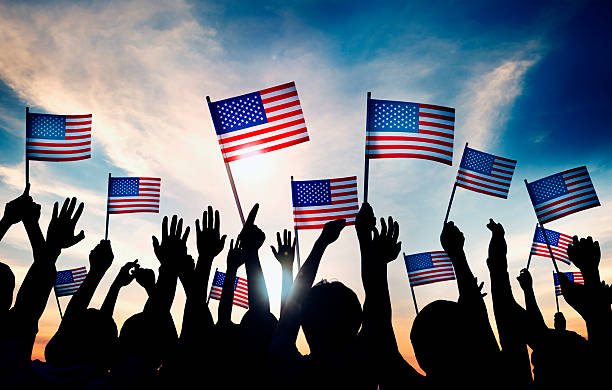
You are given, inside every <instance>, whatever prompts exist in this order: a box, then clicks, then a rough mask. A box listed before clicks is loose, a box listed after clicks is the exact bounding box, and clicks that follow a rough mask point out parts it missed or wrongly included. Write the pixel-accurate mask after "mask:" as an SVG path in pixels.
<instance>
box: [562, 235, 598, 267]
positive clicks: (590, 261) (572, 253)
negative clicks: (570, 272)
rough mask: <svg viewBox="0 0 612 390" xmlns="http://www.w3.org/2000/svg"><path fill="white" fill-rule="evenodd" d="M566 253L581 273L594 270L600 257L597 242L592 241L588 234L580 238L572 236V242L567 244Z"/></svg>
mask: <svg viewBox="0 0 612 390" xmlns="http://www.w3.org/2000/svg"><path fill="white" fill-rule="evenodd" d="M567 255H568V256H569V258H570V260H571V261H572V263H574V264H576V267H578V268H580V270H581V271H582V272H583V273H585V272H589V271H591V272H593V271H596V270H597V268H598V267H599V261H600V259H601V250H600V249H599V242H597V241H595V242H593V239H592V238H591V237H590V236H589V237H587V238H581V239H580V240H578V236H574V240H573V243H571V244H569V245H568V246H567Z"/></svg>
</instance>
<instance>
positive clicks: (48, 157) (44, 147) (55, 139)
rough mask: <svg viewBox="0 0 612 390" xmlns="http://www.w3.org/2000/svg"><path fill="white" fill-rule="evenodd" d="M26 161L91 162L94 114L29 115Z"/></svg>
mask: <svg viewBox="0 0 612 390" xmlns="http://www.w3.org/2000/svg"><path fill="white" fill-rule="evenodd" d="M26 158H27V159H28V160H39V161H76V160H85V159H88V158H91V114H84V115H51V114H34V113H31V114H28V118H27V124H26Z"/></svg>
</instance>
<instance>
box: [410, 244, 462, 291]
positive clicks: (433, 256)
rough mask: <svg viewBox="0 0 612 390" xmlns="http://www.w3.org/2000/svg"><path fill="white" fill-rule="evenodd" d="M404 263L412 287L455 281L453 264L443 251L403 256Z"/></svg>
mask: <svg viewBox="0 0 612 390" xmlns="http://www.w3.org/2000/svg"><path fill="white" fill-rule="evenodd" d="M404 261H405V262H406V269H407V270H408V279H409V280H410V285H411V286H413V287H414V286H421V285H423V284H429V283H435V282H442V281H445V280H454V279H455V270H454V269H453V263H452V262H451V260H450V257H448V255H447V254H446V252H444V251H433V252H424V253H415V254H413V255H404Z"/></svg>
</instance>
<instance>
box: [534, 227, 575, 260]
mask: <svg viewBox="0 0 612 390" xmlns="http://www.w3.org/2000/svg"><path fill="white" fill-rule="evenodd" d="M544 230H545V231H546V238H548V243H549V244H550V249H552V252H553V255H554V256H555V260H559V261H562V262H564V263H565V264H571V263H572V262H571V261H570V259H569V256H568V255H567V246H568V245H569V244H571V243H572V237H571V236H568V235H567V234H563V233H559V232H556V231H554V230H550V229H544ZM531 254H532V255H534V256H542V257H548V258H549V259H550V252H549V251H548V247H547V246H546V239H545V238H544V232H543V231H542V228H540V227H539V226H536V230H535V234H534V236H533V244H531Z"/></svg>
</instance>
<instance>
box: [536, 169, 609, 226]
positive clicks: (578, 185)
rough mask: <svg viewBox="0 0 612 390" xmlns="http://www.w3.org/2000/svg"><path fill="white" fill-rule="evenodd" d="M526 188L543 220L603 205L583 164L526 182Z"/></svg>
mask: <svg viewBox="0 0 612 390" xmlns="http://www.w3.org/2000/svg"><path fill="white" fill-rule="evenodd" d="M527 190H528V191H529V196H530V197H531V203H533V208H534V209H535V212H536V215H537V217H538V220H539V221H540V222H541V223H546V222H550V221H554V220H556V219H559V218H561V217H565V216H566V215H570V214H573V213H576V212H578V211H581V210H586V209H589V208H591V207H595V206H599V205H600V203H599V199H598V198H597V194H596V193H595V187H593V183H592V182H591V177H590V176H589V172H588V171H587V168H586V167H584V166H582V167H579V168H574V169H570V170H567V171H563V172H561V173H557V174H555V175H551V176H548V177H545V178H543V179H540V180H536V181H534V182H531V183H527Z"/></svg>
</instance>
